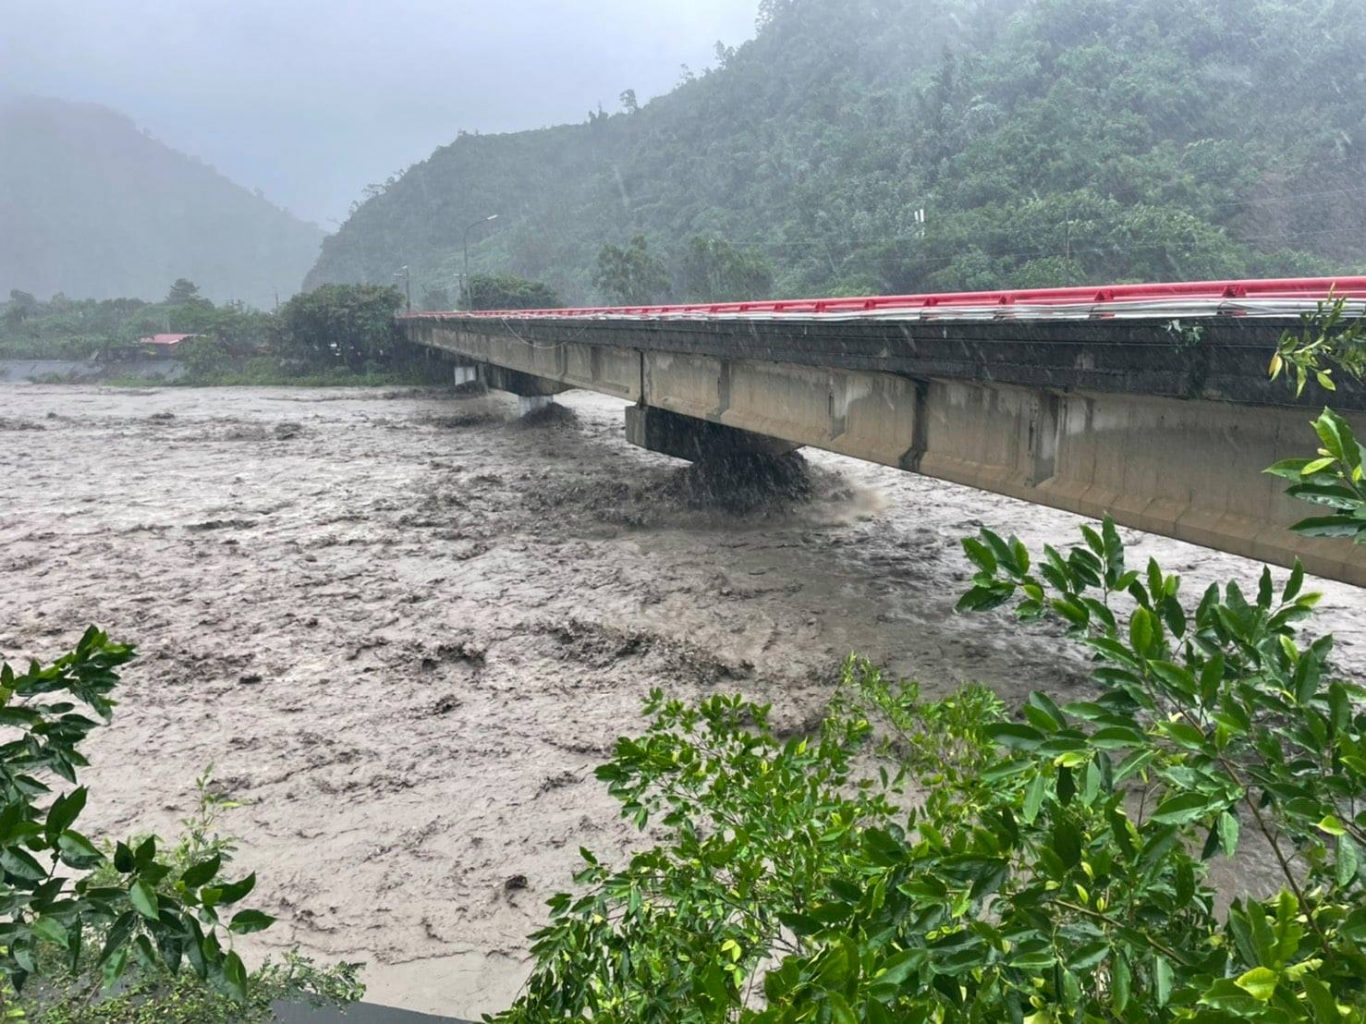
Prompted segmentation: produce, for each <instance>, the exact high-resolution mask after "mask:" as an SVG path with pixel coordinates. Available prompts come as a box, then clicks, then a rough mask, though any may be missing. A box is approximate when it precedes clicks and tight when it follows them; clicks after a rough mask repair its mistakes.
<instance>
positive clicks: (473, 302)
mask: <svg viewBox="0 0 1366 1024" xmlns="http://www.w3.org/2000/svg"><path fill="white" fill-rule="evenodd" d="M563 305H564V300H563V299H561V298H560V296H559V295H558V294H556V292H555V289H554V288H551V287H550V286H549V285H548V284H542V283H541V282H540V281H529V280H527V279H526V278H524V277H518V276H516V275H515V274H473V275H471V277H470V281H469V286H468V287H467V288H465V289H463V290H462V291H461V292H460V308H461V309H556V308H558V307H560V306H563Z"/></svg>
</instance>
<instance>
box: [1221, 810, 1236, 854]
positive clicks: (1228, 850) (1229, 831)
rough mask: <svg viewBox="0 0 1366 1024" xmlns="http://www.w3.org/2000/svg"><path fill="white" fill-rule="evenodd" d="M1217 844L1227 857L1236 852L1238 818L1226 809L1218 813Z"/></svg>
mask: <svg viewBox="0 0 1366 1024" xmlns="http://www.w3.org/2000/svg"><path fill="white" fill-rule="evenodd" d="M1219 845H1220V846H1222V847H1223V848H1224V855H1225V856H1227V857H1232V856H1233V855H1234V854H1235V853H1237V852H1238V819H1237V818H1235V817H1234V816H1233V815H1232V814H1229V812H1228V811H1225V812H1224V813H1223V814H1221V815H1219Z"/></svg>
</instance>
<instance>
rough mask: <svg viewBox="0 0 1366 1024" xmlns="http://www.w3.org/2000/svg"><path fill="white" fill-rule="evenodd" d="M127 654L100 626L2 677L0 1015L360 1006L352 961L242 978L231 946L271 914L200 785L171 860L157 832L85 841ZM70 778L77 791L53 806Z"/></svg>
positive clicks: (263, 1015) (174, 1018)
mask: <svg viewBox="0 0 1366 1024" xmlns="http://www.w3.org/2000/svg"><path fill="white" fill-rule="evenodd" d="M132 657H133V649H132V648H131V647H129V646H127V645H124V644H117V643H114V642H112V641H110V639H109V638H108V636H107V635H106V634H104V633H102V632H100V631H99V630H97V629H95V628H93V627H92V628H91V629H89V630H88V631H87V632H86V633H85V635H84V636H83V637H82V638H81V641H80V643H79V644H78V645H77V647H76V649H75V650H74V651H72V652H71V653H69V654H66V655H63V656H62V657H61V658H58V659H57V660H56V661H55V662H53V663H52V664H50V665H46V666H45V665H41V664H39V663H37V662H34V663H32V664H30V665H29V667H28V668H27V669H24V670H20V669H15V668H14V667H12V666H11V665H9V664H5V665H4V666H3V667H0V725H3V726H5V727H6V729H7V733H8V742H6V743H4V744H3V745H0V1013H3V1014H4V1015H5V1016H6V1017H7V1018H8V1019H12V1018H15V1017H25V1016H29V1017H33V1018H36V1019H37V1020H40V1021H46V1022H50V1024H77V1022H79V1024H85V1022H89V1024H95V1022H97V1021H98V1022H105V1024H123V1022H127V1024H134V1022H140V1021H152V1020H156V1021H158V1022H163V1021H164V1022H168V1024H173V1022H178V1021H185V1022H189V1021H200V1020H203V1021H212V1020H224V1021H228V1020H232V1021H234V1022H241V1024H249V1022H254V1021H265V1020H268V1019H269V1016H268V1007H269V1002H270V1001H271V1000H273V999H275V998H277V997H279V996H282V995H286V994H296V995H305V996H318V997H325V998H334V999H342V1000H346V999H352V998H356V997H358V995H359V986H358V985H357V984H356V982H355V968H354V967H352V966H349V965H340V966H339V967H338V968H334V969H331V970H318V969H316V968H314V967H313V966H312V965H311V964H308V963H307V962H306V961H304V960H302V959H301V958H299V957H297V956H288V957H286V959H285V960H284V962H283V963H280V964H274V965H271V964H267V965H266V966H265V967H263V968H261V969H260V970H258V971H257V972H255V974H254V975H249V974H248V971H247V968H246V966H245V964H244V963H243V961H242V958H241V957H240V956H239V955H238V953H237V952H236V951H235V950H234V949H233V948H232V947H233V938H234V936H237V935H246V934H250V933H253V932H259V931H262V930H263V929H266V928H268V927H270V925H271V924H272V923H273V918H271V917H270V916H269V915H267V914H264V913H262V912H260V911H259V910H251V909H241V908H240V904H241V902H242V901H243V900H245V899H246V898H247V896H249V895H250V893H251V892H252V890H253V889H254V888H255V885H256V876H255V875H254V874H249V875H246V876H245V877H242V878H237V879H235V880H231V879H230V877H229V876H227V875H226V874H225V869H226V868H227V866H228V864H229V862H230V861H231V854H232V843H231V842H230V841H228V840H224V839H222V838H221V837H219V836H218V835H217V833H216V832H215V831H214V828H213V826H214V823H215V821H216V815H217V813H218V811H219V810H221V809H222V807H223V803H222V801H221V800H219V799H217V798H214V797H212V796H211V794H210V791H209V789H208V787H207V785H206V783H205V782H204V781H203V780H201V787H200V793H201V805H200V812H199V814H198V815H196V816H195V817H194V818H192V819H190V821H189V822H187V829H186V834H185V835H184V836H183V837H182V838H181V840H180V841H179V842H178V843H177V844H175V845H174V846H173V847H172V848H171V849H170V850H169V851H168V852H163V851H164V848H165V844H164V843H162V841H161V840H160V839H158V838H157V837H156V836H145V837H139V838H137V839H134V840H129V841H127V842H119V843H115V844H112V845H111V846H107V847H105V848H101V847H100V846H98V845H96V843H94V842H92V841H91V839H90V838H88V837H87V836H85V835H83V834H82V833H80V832H78V831H76V829H75V827H74V826H75V824H76V822H77V820H78V819H79V818H80V816H81V813H82V812H83V810H84V809H85V805H86V801H87V799H88V796H89V793H88V791H87V790H86V788H85V787H83V786H78V785H77V772H78V769H80V768H83V767H85V766H86V765H88V763H89V762H88V761H87V760H86V759H85V757H84V755H83V754H82V753H81V750H80V746H81V744H82V742H83V741H84V740H85V738H86V737H87V736H88V735H89V734H90V732H91V731H92V730H93V729H95V728H96V727H97V726H98V725H99V724H100V720H102V721H104V722H108V721H109V720H110V718H111V717H112V714H113V710H114V707H115V701H114V699H113V697H112V693H113V691H114V689H115V687H116V686H117V684H118V681H119V675H118V670H119V669H120V668H121V667H122V666H123V665H125V664H126V663H127V662H128V661H129V660H130V659H131V658H132ZM91 714H93V715H94V716H96V717H94V718H92V717H90V715H91ZM62 782H65V783H66V784H68V785H70V786H74V787H75V788H73V789H69V790H67V791H65V792H60V793H57V794H56V795H55V796H54V795H53V790H52V788H51V787H52V786H53V785H60V783H62ZM187 1007H193V1013H190V1014H189V1015H186V1014H187V1013H188V1012H189V1011H188V1010H187V1009H186V1008H187ZM210 1011H212V1012H210ZM214 1014H217V1016H214Z"/></svg>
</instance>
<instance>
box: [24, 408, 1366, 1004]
mask: <svg viewBox="0 0 1366 1024" xmlns="http://www.w3.org/2000/svg"><path fill="white" fill-rule="evenodd" d="M560 401H561V405H560V406H559V408H558V413H557V414H554V415H549V416H542V417H541V418H540V419H539V421H538V422H536V423H522V422H520V421H517V420H516V419H515V408H516V402H515V399H509V398H506V397H503V396H487V397H466V398H456V397H452V396H451V395H449V394H447V393H439V392H426V391H400V392H380V391H360V390H332V391H305V390H294V389H217V390H189V389H164V390H142V391H128V390H113V389H99V388H94V387H89V388H85V387H58V386H44V385H6V384H0V481H3V484H2V485H0V573H2V574H3V575H2V577H0V578H3V586H0V654H3V655H4V656H5V657H6V658H9V659H14V658H17V657H26V656H29V655H33V656H39V657H44V658H47V657H52V656H55V655H56V654H58V653H59V652H61V651H62V650H63V649H64V648H65V647H66V646H67V645H69V644H71V643H73V642H74V641H75V639H76V638H77V637H78V636H79V635H80V633H81V631H82V629H83V628H84V627H85V626H86V625H87V624H89V623H91V622H95V623H98V624H99V625H101V626H102V627H103V628H105V629H107V630H109V631H110V633H111V634H112V635H113V636H115V638H117V639H122V640H127V641H131V642H135V643H136V644H137V645H138V647H139V651H140V657H139V658H138V660H137V661H136V662H135V663H134V664H133V665H132V666H131V667H130V670H129V671H128V673H127V675H126V677H125V686H124V687H123V690H122V704H121V706H120V708H119V709H118V713H117V715H116V718H115V720H114V724H113V725H112V726H111V727H110V728H107V729H103V730H100V731H99V732H98V733H97V734H96V737H95V738H94V739H93V741H92V743H91V750H90V755H91V760H92V761H93V765H94V767H93V768H92V769H90V770H89V772H88V781H89V783H90V784H91V787H92V798H91V802H90V809H89V810H88V811H87V812H86V819H84V820H85V824H86V826H87V828H88V829H89V830H91V831H94V832H96V833H98V834H106V835H108V834H114V833H118V834H120V835H122V834H125V833H131V832H137V831H148V830H158V831H160V832H162V833H163V834H169V833H173V832H174V831H175V830H176V828H177V822H178V820H179V819H180V818H182V817H183V816H184V815H185V814H186V813H188V812H189V811H190V810H191V807H192V804H193V800H194V786H193V780H194V778H195V776H196V775H197V774H198V773H199V772H200V771H202V770H203V769H204V768H205V767H207V766H208V765H211V764H212V765H213V766H214V767H215V773H216V776H217V778H218V779H219V780H220V781H221V784H222V785H223V786H224V787H225V788H226V789H227V790H229V791H230V792H231V793H232V794H233V795H234V796H235V797H236V798H238V799H240V800H242V801H244V802H245V805H246V806H244V807H243V808H241V809H240V810H237V811H235V812H233V813H232V814H231V815H230V816H229V818H228V820H227V822H226V826H227V828H228V829H229V830H231V831H235V832H238V833H240V834H241V835H242V836H243V837H244V840H245V841H244V844H243V847H242V849H241V851H240V853H239V865H240V866H242V867H243V868H244V869H247V868H250V869H254V870H256V871H258V872H259V873H260V877H261V888H260V890H258V895H257V897H256V905H258V906H260V907H261V908H262V909H264V910H267V911H269V912H271V913H274V914H276V915H278V916H279V917H280V918H281V923H280V924H279V925H277V926H276V927H275V928H274V929H272V930H271V931H269V932H267V933H265V934H264V936H262V938H263V939H265V940H266V943H265V947H266V948H269V947H271V946H281V945H287V944H290V943H296V942H297V943H299V944H300V945H302V946H303V947H304V949H305V950H306V951H307V952H310V953H313V954H315V955H317V956H320V957H325V958H331V959H338V958H344V959H352V960H364V961H367V962H368V964H369V967H368V969H367V971H366V973H365V977H366V980H367V982H368V984H369V986H370V995H369V998H370V999H373V1000H374V1001H377V1002H381V1003H388V1004H391V1005H401V1006H406V1007H408V1008H410V1009H414V1010H423V1011H431V1012H442V1013H448V1014H456V1015H463V1016H472V1015H475V1014H477V1013H478V1012H480V1011H485V1010H493V1009H497V1008H499V1007H501V1006H503V1005H506V1003H507V1002H508V1000H509V999H510V998H511V996H512V995H513V993H514V992H515V991H516V989H517V987H518V985H519V984H520V982H521V980H522V978H523V977H524V976H525V973H526V970H527V961H526V956H525V936H526V934H527V933H528V932H530V931H531V930H532V929H534V928H535V927H537V926H538V925H539V924H541V923H542V922H543V920H544V916H545V907H544V900H545V899H546V898H547V897H549V896H550V895H551V894H552V893H554V892H556V891H558V890H560V889H562V888H564V887H565V886H566V885H567V884H568V882H569V874H570V872H571V871H572V870H573V868H574V865H575V863H576V861H577V856H578V855H577V851H578V848H579V847H580V846H581V845H584V846H589V847H591V848H593V849H595V850H597V851H598V852H599V853H605V854H614V853H619V852H621V851H623V850H625V849H627V847H628V845H629V843H630V842H631V841H632V835H631V832H630V830H629V829H628V828H626V827H624V826H623V825H622V824H621V823H619V822H618V821H617V818H616V807H615V804H614V803H613V801H612V800H611V799H610V798H609V797H608V796H607V795H606V793H605V792H604V790H603V788H602V787H601V785H600V784H599V783H597V781H596V780H595V779H594V778H593V776H592V769H593V767H594V766H595V765H596V764H598V763H599V762H600V761H602V760H603V759H604V758H605V756H606V755H607V754H608V752H609V750H610V748H611V744H612V741H613V740H614V738H615V737H616V736H618V735H620V734H622V733H625V732H628V731H631V730H633V729H635V727H636V726H637V725H638V724H639V722H640V715H639V705H640V701H641V699H642V698H643V697H644V696H645V694H646V693H647V692H648V691H649V690H650V688H652V687H655V686H660V687H663V688H665V689H666V690H669V691H671V692H673V693H675V694H677V695H679V696H683V697H689V698H692V697H696V696H698V695H700V694H702V693H705V692H709V691H714V690H718V689H720V690H725V691H741V692H744V693H746V694H747V695H750V696H754V697H758V698H761V699H764V700H767V701H771V702H773V703H774V705H775V708H776V713H777V716H778V719H779V721H780V722H783V723H786V724H788V725H790V726H799V725H800V724H801V723H802V722H804V721H808V720H811V719H812V718H813V717H814V716H815V715H816V714H817V713H818V711H819V708H820V706H821V703H822V700H823V699H824V697H825V696H826V695H827V694H828V693H829V691H830V687H831V684H832V680H833V679H834V677H835V675H836V672H837V669H838V666H839V664H840V662H841V661H842V659H843V658H844V657H845V655H847V654H848V653H849V652H850V651H858V652H861V653H864V654H867V655H869V656H870V657H872V658H874V659H875V660H877V661H880V662H882V663H884V664H887V665H890V666H891V667H892V668H894V669H895V670H896V671H898V672H900V673H902V674H904V675H914V676H916V677H918V678H920V679H921V680H923V681H924V682H925V683H926V684H927V687H928V688H929V689H930V691H931V692H942V691H944V690H947V689H949V688H951V687H952V686H954V685H955V684H957V683H959V682H961V681H965V680H980V681H983V682H986V683H989V684H991V685H993V686H994V687H996V688H997V689H998V690H1000V691H1001V692H1003V693H1004V694H1006V695H1009V696H1013V697H1021V696H1023V695H1024V694H1025V693H1026V692H1028V691H1029V690H1031V689H1036V688H1042V689H1047V690H1049V691H1051V692H1053V693H1054V694H1062V695H1064V696H1067V695H1070V694H1072V693H1076V692H1078V691H1079V690H1080V689H1081V688H1082V687H1083V686H1084V682H1083V680H1084V678H1085V665H1084V663H1083V662H1082V660H1081V659H1080V658H1079V657H1077V656H1075V654H1073V653H1072V652H1071V651H1070V649H1069V647H1068V645H1067V644H1065V643H1062V642H1060V639H1059V637H1060V632H1059V631H1058V630H1050V629H1049V628H1046V627H1042V628H1041V627H1033V628H1015V627H1013V626H1008V625H1007V619H1006V618H1005V617H1004V614H1002V615H988V616H979V617H967V618H964V617H959V616H956V615H954V613H953V605H954V602H955V601H956V599H957V597H958V595H959V593H960V592H961V591H962V590H963V589H964V588H965V586H966V584H967V580H968V577H969V569H968V568H967V566H966V563H965V561H964V559H963V557H962V556H961V549H960V548H959V544H958V541H959V538H960V537H962V536H963V535H965V534H970V533H974V532H975V531H976V528H977V527H978V526H979V525H982V524H986V525H990V526H993V527H995V528H998V529H1000V530H1002V531H1003V532H1015V533H1017V534H1019V535H1020V537H1021V538H1022V539H1023V540H1025V541H1026V542H1027V543H1029V544H1030V545H1031V546H1034V547H1037V546H1038V545H1039V544H1041V543H1043V542H1044V541H1052V542H1055V543H1058V542H1066V543H1071V542H1072V539H1073V537H1074V536H1075V532H1076V531H1075V527H1076V524H1077V522H1078V520H1077V519H1076V518H1075V517H1073V516H1069V515H1067V514H1064V513H1060V512H1054V511H1050V510H1048V509H1043V508H1039V507H1036V506H1032V505H1027V504H1023V503H1020V502H1016V501H1012V500H1010V499H1007V498H999V497H995V496H992V495H988V494H983V493H981V492H978V491H972V490H969V489H966V488H962V487H957V486H953V485H950V484H944V483H940V482H938V481H935V480H930V479H927V478H923V477H917V476H913V475H910V474H905V473H899V472H896V471H894V470H890V469H884V468H880V467H877V466H871V465H867V464H863V463H859V462H854V461H851V460H849V459H845V458H841V457H838V456H833V455H828V454H825V453H820V452H807V453H806V454H807V458H808V460H809V464H810V470H811V475H812V488H811V492H812V493H811V495H810V497H809V500H807V501H805V502H803V503H801V504H798V505H787V506H773V505H761V506H759V507H757V508H751V509H750V510H749V511H746V512H739V513H737V512H735V511H724V510H721V509H718V508H715V507H713V508H706V507H698V503H697V501H696V500H695V499H696V494H695V488H693V487H691V486H690V484H691V483H693V482H694V481H693V480H692V479H691V478H690V477H688V476H687V475H686V473H685V470H684V469H683V468H682V466H683V464H682V463H678V462H675V461H673V460H671V459H668V458H665V457H663V456H658V455H654V454H651V453H648V452H643V451H639V450H637V449H634V448H631V447H629V446H628V445H627V444H626V443H625V441H624V439H623V436H622V435H623V431H622V426H621V419H622V412H621V404H620V403H618V402H614V401H612V400H610V399H606V398H603V397H600V396H594V395H586V394H570V395H567V396H565V397H563V398H562V399H561V400H560ZM1305 436H1306V443H1309V442H1311V441H1312V438H1311V436H1310V434H1309V432H1308V429H1307V428H1306V435H1305ZM1123 533H1124V536H1125V538H1126V540H1127V541H1129V542H1130V543H1132V544H1134V545H1135V546H1136V548H1137V549H1138V550H1137V553H1136V557H1139V558H1142V559H1143V560H1146V558H1147V555H1148V554H1156V555H1157V556H1158V558H1159V560H1161V561H1162V562H1163V563H1164V565H1165V566H1166V567H1167V568H1168V569H1169V570H1177V571H1180V572H1182V573H1184V574H1186V575H1187V577H1188V579H1187V581H1186V585H1187V586H1188V587H1191V588H1201V589H1203V587H1204V586H1205V585H1207V583H1208V582H1210V581H1212V580H1215V579H1224V578H1241V579H1243V580H1246V581H1247V582H1248V584H1249V585H1251V584H1253V583H1254V582H1255V578H1256V574H1257V572H1258V570H1257V567H1256V566H1254V565H1253V564H1252V563H1249V562H1247V561H1244V560H1242V559H1239V558H1235V557H1232V556H1227V555H1220V554H1216V553H1213V552H1210V551H1207V550H1204V549H1202V548H1196V547H1192V546H1190V545H1186V544H1182V543H1179V542H1176V541H1170V540H1165V539H1161V538H1155V537H1149V536H1144V535H1141V534H1138V533H1134V532H1132V531H1123ZM1277 575H1278V577H1280V576H1283V574H1280V573H1278V574H1277ZM1319 589H1322V590H1323V591H1324V592H1325V594H1326V597H1325V601H1324V605H1323V612H1322V614H1321V616H1320V617H1319V618H1318V620H1317V621H1316V622H1315V623H1314V624H1313V628H1314V629H1315V630H1316V631H1324V630H1329V629H1332V630H1334V631H1336V632H1337V634H1338V637H1339V647H1338V651H1339V663H1340V666H1341V667H1342V668H1343V669H1345V670H1346V671H1348V672H1350V673H1353V674H1355V675H1358V676H1360V675H1363V674H1366V622H1364V621H1363V619H1364V618H1366V616H1363V615H1362V612H1363V608H1364V607H1366V601H1364V600H1363V594H1362V592H1361V591H1359V590H1355V589H1353V588H1351V587H1348V586H1344V585H1338V584H1333V583H1324V584H1322V585H1321V586H1320V587H1319Z"/></svg>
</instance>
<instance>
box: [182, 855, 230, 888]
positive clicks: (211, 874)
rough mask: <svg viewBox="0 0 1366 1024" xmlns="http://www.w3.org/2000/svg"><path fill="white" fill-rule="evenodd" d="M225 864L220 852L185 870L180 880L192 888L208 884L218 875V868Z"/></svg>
mask: <svg viewBox="0 0 1366 1024" xmlns="http://www.w3.org/2000/svg"><path fill="white" fill-rule="evenodd" d="M222 866H223V858H222V857H221V856H219V855H218V854H215V855H214V856H212V857H210V858H209V859H208V860H202V861H200V862H199V863H198V864H195V865H193V866H191V867H189V868H187V869H186V870H185V873H184V874H183V875H181V876H180V880H181V881H182V882H184V883H185V885H186V886H187V887H189V888H191V889H198V888H199V887H200V886H203V885H208V884H209V883H210V882H212V881H213V880H214V878H215V877H217V875H218V870H219V868H221V867H222Z"/></svg>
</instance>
